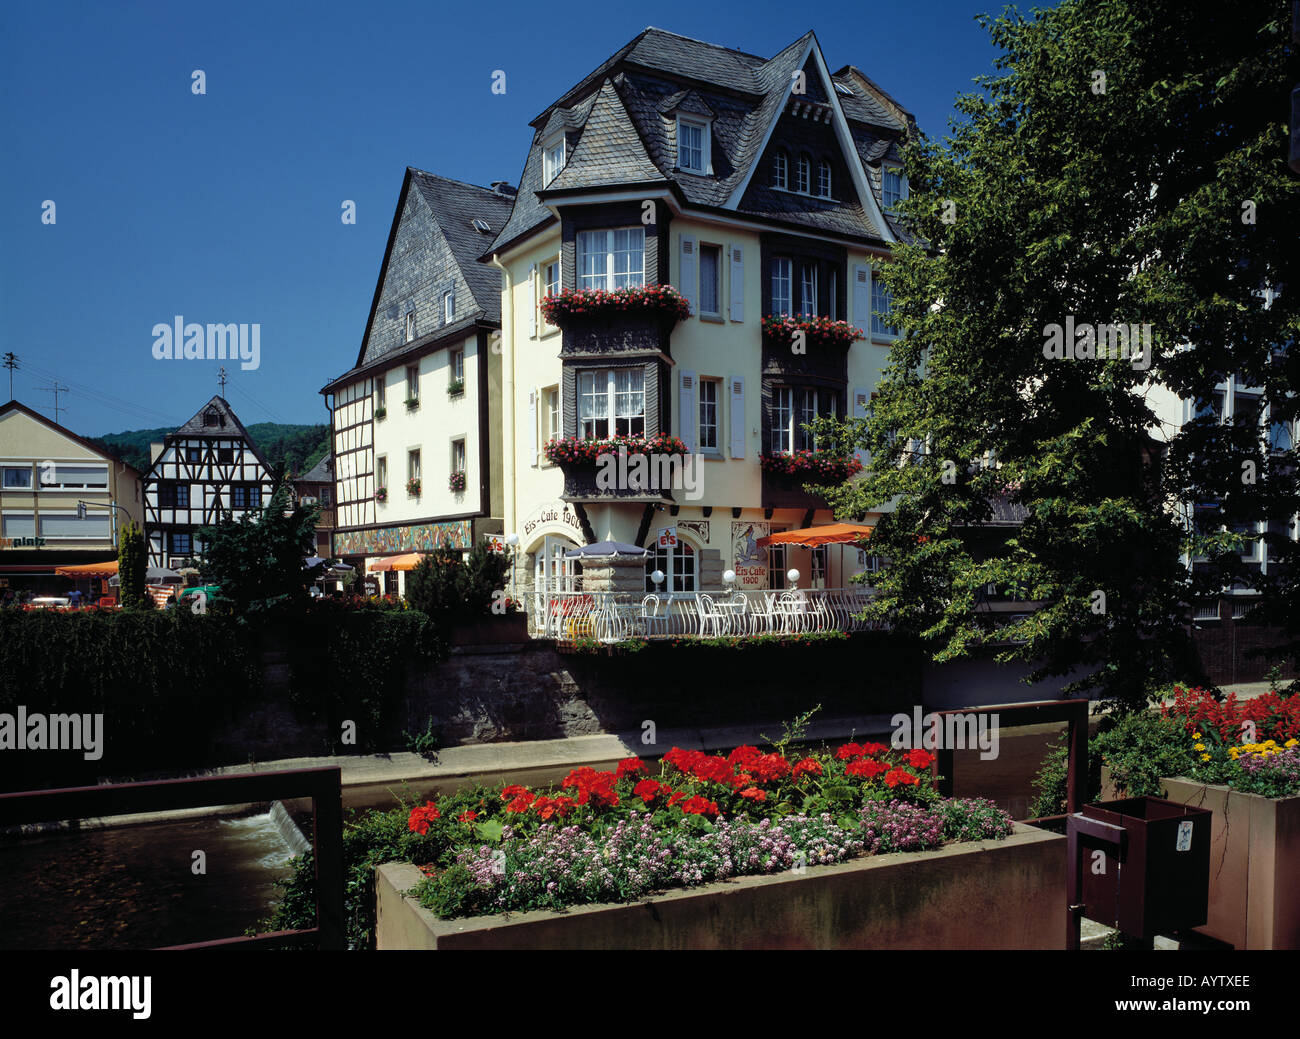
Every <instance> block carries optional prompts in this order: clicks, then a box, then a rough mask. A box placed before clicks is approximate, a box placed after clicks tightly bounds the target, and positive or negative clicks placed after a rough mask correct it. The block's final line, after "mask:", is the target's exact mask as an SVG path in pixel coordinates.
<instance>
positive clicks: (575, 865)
mask: <svg viewBox="0 0 1300 1039" xmlns="http://www.w3.org/2000/svg"><path fill="white" fill-rule="evenodd" d="M931 758H932V756H931V755H930V753H929V752H927V751H924V750H919V749H917V750H911V751H896V750H893V749H891V748H889V747H887V746H885V745H884V744H881V743H870V742H868V743H861V744H859V743H850V744H845V745H844V746H842V747H840V748H839V749H838V750H837V751H835V752H834V753H829V752H814V753H811V754H806V755H802V756H801V755H799V754H792V755H790V756H787V755H786V753H785V751H784V748H783V747H779V746H773V747H771V748H768V749H766V750H761V749H759V748H757V747H751V746H745V747H738V748H736V749H735V750H734V751H732V752H731V753H730V754H727V755H723V754H708V753H705V752H702V751H696V750H681V749H679V748H676V747H674V748H672V749H671V750H670V751H668V753H667V754H665V755H664V757H663V759H662V761H661V762H660V763H658V764H657V765H656V764H653V763H649V762H645V761H642V760H640V759H638V758H627V759H625V760H623V761H621V762H619V764H618V766H617V768H614V769H610V770H599V769H594V768H590V767H586V766H584V767H580V768H575V769H574V770H573V771H571V772H570V773H569V775H568V776H567V777H566V778H565V779H564V780H563V782H562V783H560V784H559V785H558V786H557V787H553V788H549V789H532V788H530V787H528V786H525V785H522V784H518V783H515V784H511V785H506V786H503V787H501V788H500V789H499V790H496V791H493V792H492V793H489V794H486V796H484V795H485V792H484V791H483V790H482V789H481V788H479V789H475V790H473V791H472V792H471V791H469V790H466V791H464V792H463V793H461V794H452V795H449V796H445V797H443V798H440V799H437V800H434V801H429V802H428V803H427V804H424V805H417V806H406V807H405V808H402V809H398V810H395V811H393V812H391V813H386V814H384V818H385V819H388V818H391V819H392V822H393V823H397V821H398V818H399V813H406V814H405V815H403V816H401V817H402V818H405V821H406V826H407V829H409V830H410V833H411V836H410V837H408V838H407V839H404V840H403V842H402V847H403V849H404V850H405V852H406V853H407V854H408V855H410V856H411V861H412V862H414V863H415V865H408V864H405V863H389V864H387V865H384V866H380V867H379V869H378V871H377V874H376V885H375V887H376V890H375V895H376V910H377V912H376V918H377V920H378V927H377V932H376V946H377V947H378V948H380V949H385V948H443V949H447V948H522V947H547V948H610V949H613V948H716V947H721V946H722V945H724V944H726V945H728V946H730V947H734V946H736V945H737V944H739V945H741V946H744V947H749V948H765V947H777V946H779V947H786V948H789V947H802V948H875V947H879V948H890V949H903V948H935V947H944V946H952V947H961V948H1015V947H1019V948H1060V947H1062V946H1063V944H1064V938H1065V927H1064V918H1063V914H1062V913H1061V912H1060V905H1061V899H1062V898H1063V897H1064V893H1065V868H1064V850H1063V845H1064V837H1062V836H1060V835H1057V834H1051V833H1048V832H1046V831H1042V830H1036V829H1033V828H1030V827H1025V826H1018V825H1016V824H1014V823H1012V822H1011V821H1010V819H1009V817H1007V816H1006V814H1005V813H1004V812H1001V811H1000V810H999V809H997V808H996V807H995V806H994V805H992V804H991V803H990V802H987V801H978V800H969V799H959V798H941V797H939V795H938V793H937V791H936V789H935V786H934V780H933V777H931V775H930V773H929V771H928V768H929V765H930V762H931ZM466 798H473V799H474V803H473V804H469V803H468V801H467V800H466ZM466 809H469V810H470V811H472V812H473V817H472V818H467V813H466ZM376 829H377V830H380V829H382V832H383V833H384V834H385V839H386V840H391V838H390V837H388V836H387V835H388V834H390V833H391V829H390V827H389V825H388V824H387V823H386V824H385V825H384V826H383V827H378V826H377V827H376ZM422 856H424V857H422ZM991 900H997V901H998V902H1000V903H1001V902H1004V903H1005V904H1008V905H1014V906H1015V907H1016V912H1015V913H995V914H992V915H990V914H989V912H988V906H989V905H990V901H991ZM647 903H648V904H647ZM502 914H511V915H509V916H503V915H502ZM516 914H517V915H516ZM280 923H281V925H286V924H292V923H293V921H292V920H291V919H284V918H281V919H280Z"/></svg>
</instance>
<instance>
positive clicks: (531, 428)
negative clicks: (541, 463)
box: [528, 390, 537, 467]
mask: <svg viewBox="0 0 1300 1039" xmlns="http://www.w3.org/2000/svg"><path fill="white" fill-rule="evenodd" d="M528 464H529V465H531V466H534V467H535V466H536V465H537V391H536V390H529V391H528Z"/></svg>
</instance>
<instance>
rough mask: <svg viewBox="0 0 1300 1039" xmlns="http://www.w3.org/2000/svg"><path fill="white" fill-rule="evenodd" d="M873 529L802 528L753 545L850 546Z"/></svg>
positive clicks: (843, 526)
mask: <svg viewBox="0 0 1300 1039" xmlns="http://www.w3.org/2000/svg"><path fill="white" fill-rule="evenodd" d="M875 529H876V528H875V527H869V526H867V525H866V524H865V523H827V524H824V525H822V526H820V527H803V528H802V529H800V530H783V531H781V533H779V534H768V535H767V537H763V538H759V539H758V541H756V542H755V544H757V545H759V546H760V547H762V548H766V547H767V546H768V545H807V546H816V545H851V544H853V543H854V542H855V541H861V540H863V539H864V538H868V537H870V536H871V532H872V531H873V530H875Z"/></svg>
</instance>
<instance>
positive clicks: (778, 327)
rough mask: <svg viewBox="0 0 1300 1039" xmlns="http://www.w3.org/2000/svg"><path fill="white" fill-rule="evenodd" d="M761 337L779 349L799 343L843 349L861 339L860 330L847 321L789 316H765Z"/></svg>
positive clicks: (807, 345) (804, 345)
mask: <svg viewBox="0 0 1300 1039" xmlns="http://www.w3.org/2000/svg"><path fill="white" fill-rule="evenodd" d="M762 325H763V335H764V336H765V337H766V338H767V339H768V340H769V341H771V342H772V343H775V344H777V345H782V346H792V347H793V346H795V345H797V344H802V346H803V347H805V348H807V347H809V346H814V347H818V346H834V347H840V348H842V349H845V350H847V349H848V348H849V347H850V346H852V345H853V343H854V341H855V340H857V339H862V338H864V335H863V332H862V329H860V328H856V327H855V326H853V325H851V324H849V323H848V322H847V321H835V320H832V319H831V318H828V317H802V316H798V315H791V314H768V315H767V316H766V317H764V318H763V322H762Z"/></svg>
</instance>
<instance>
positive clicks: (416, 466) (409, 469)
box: [406, 447, 424, 491]
mask: <svg viewBox="0 0 1300 1039" xmlns="http://www.w3.org/2000/svg"><path fill="white" fill-rule="evenodd" d="M420 469H421V465H420V449H419V448H418V447H409V448H407V449H406V481H407V483H410V482H411V481H412V480H419V481H420V484H421V486H420V490H422V491H423V490H424V486H423V484H424V477H423V476H422V475H421V473H420Z"/></svg>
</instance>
